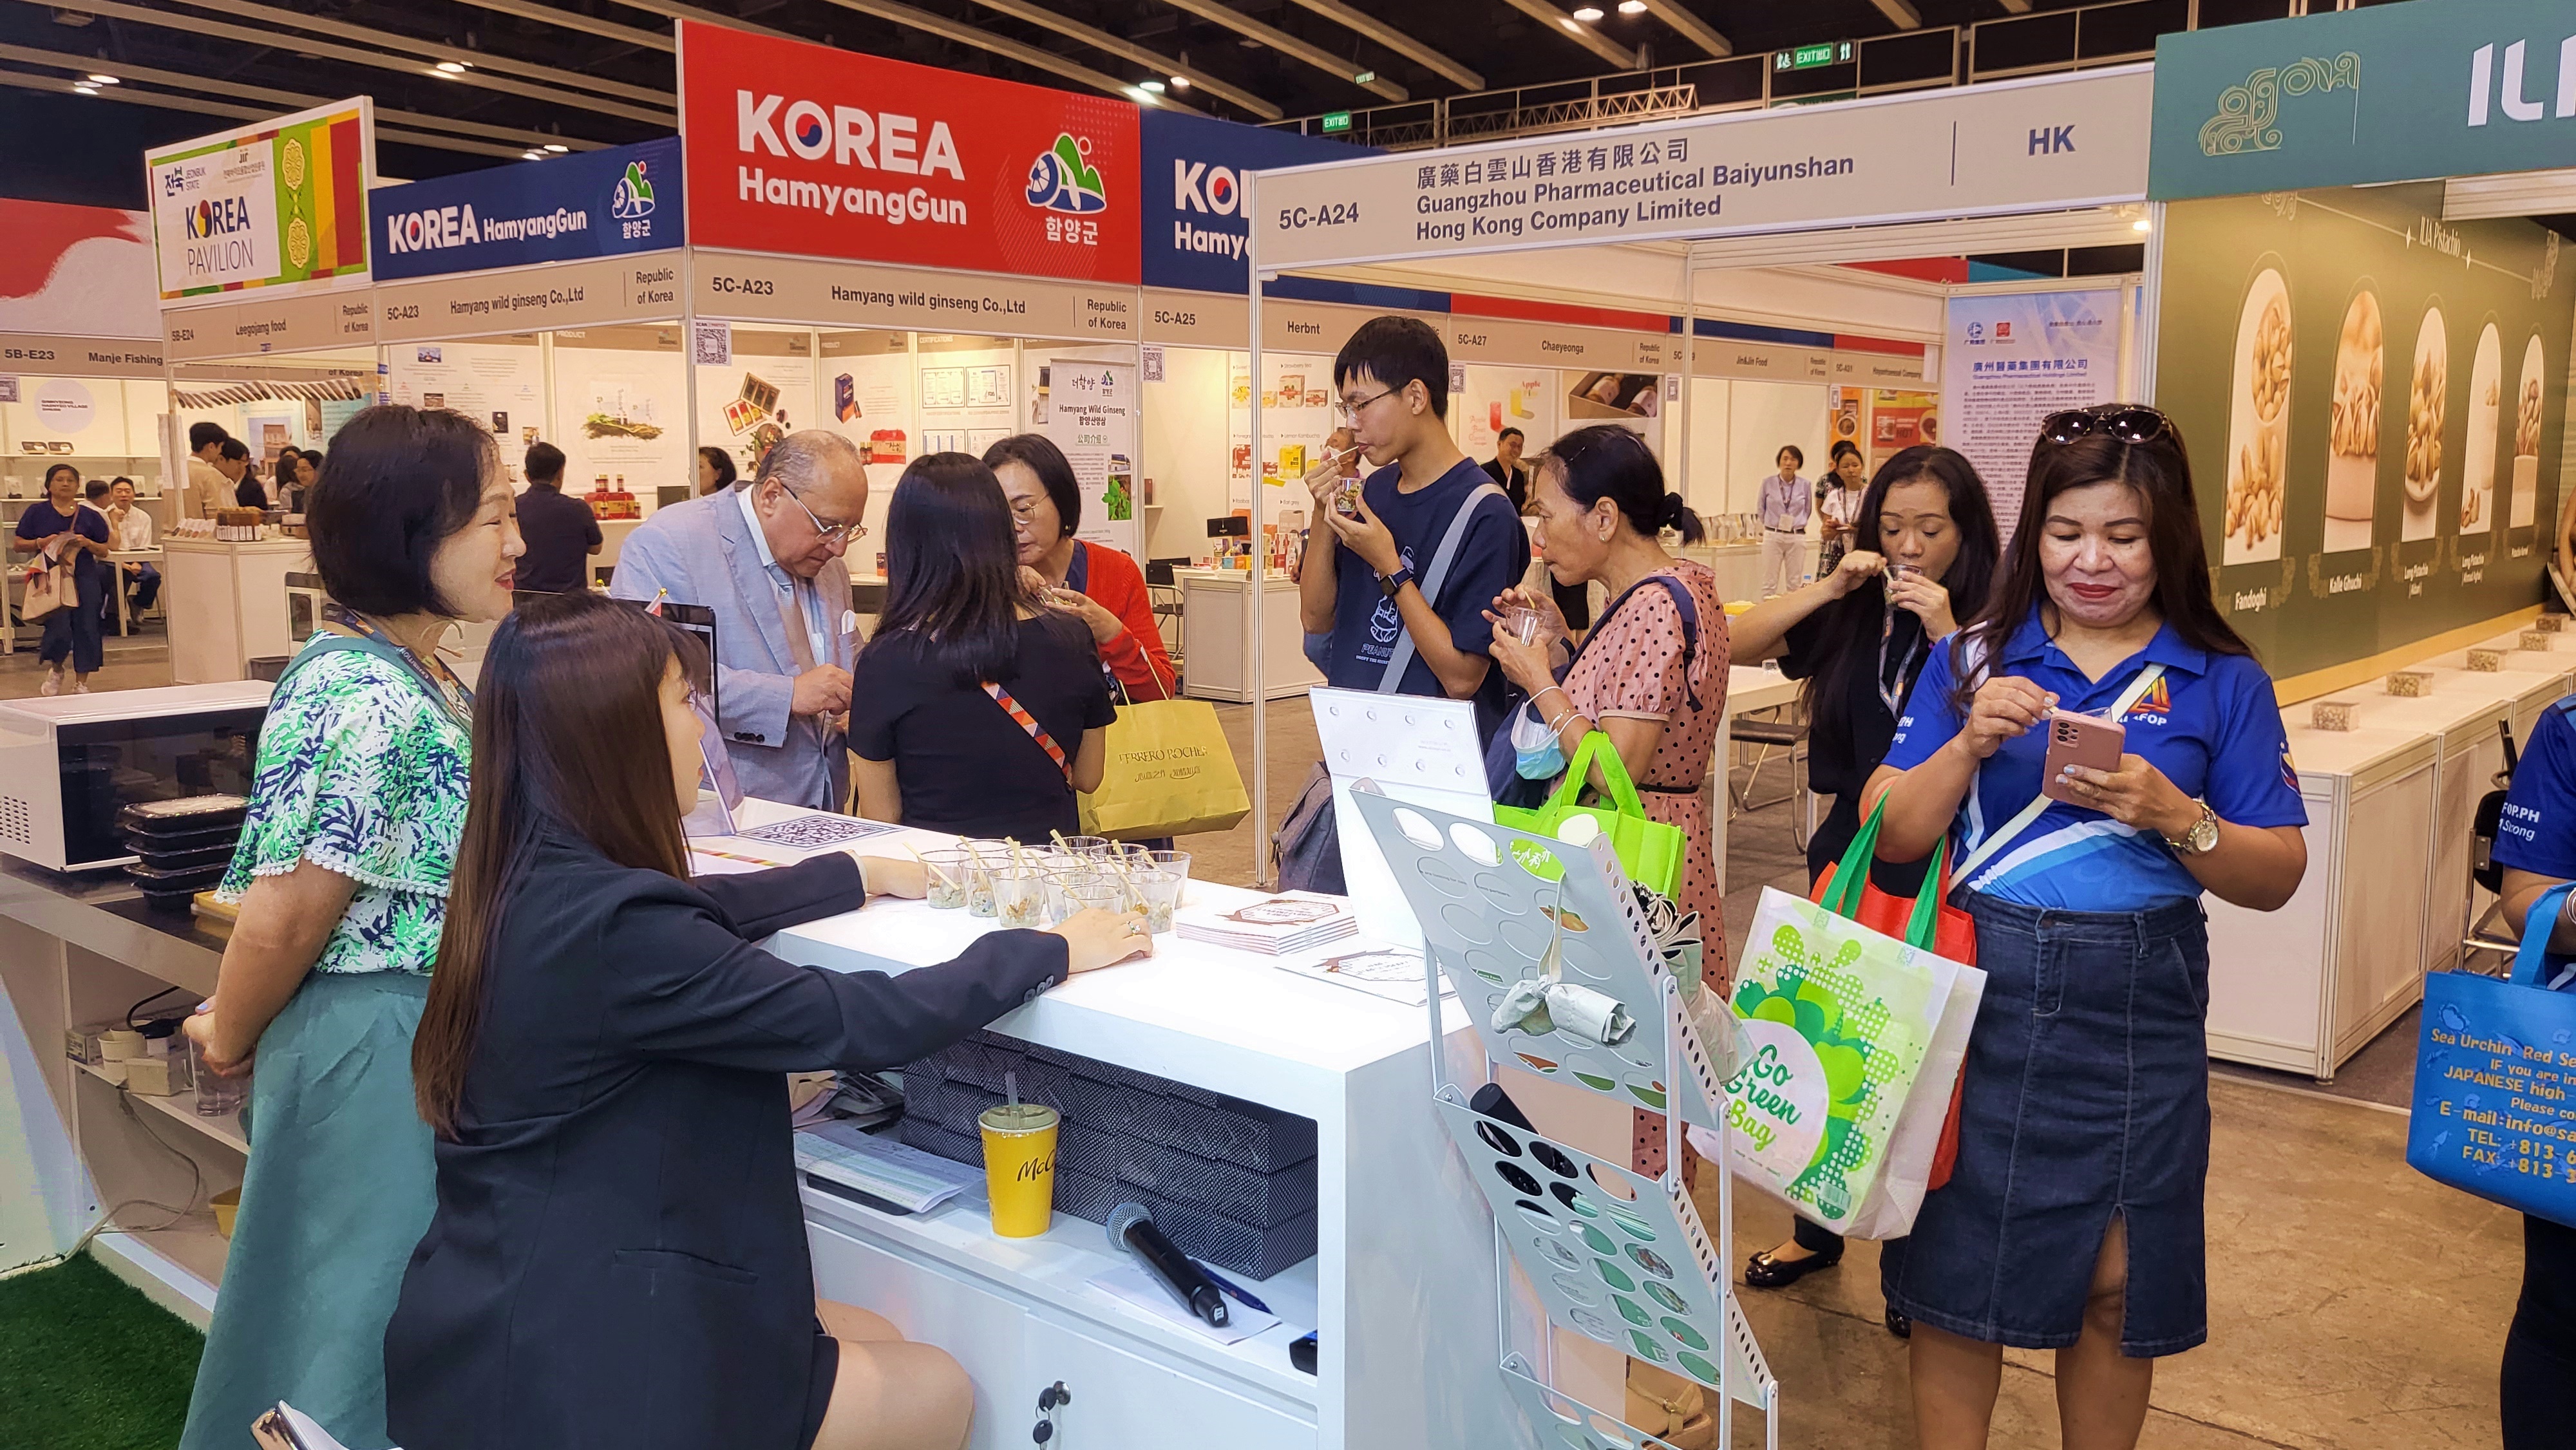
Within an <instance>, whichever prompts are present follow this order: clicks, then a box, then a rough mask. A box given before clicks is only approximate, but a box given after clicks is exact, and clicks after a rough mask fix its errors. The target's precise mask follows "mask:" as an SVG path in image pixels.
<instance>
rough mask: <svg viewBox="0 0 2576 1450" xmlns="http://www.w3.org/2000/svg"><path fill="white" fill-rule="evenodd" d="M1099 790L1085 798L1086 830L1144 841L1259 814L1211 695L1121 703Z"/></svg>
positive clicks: (1215, 828) (1218, 828) (1222, 827)
mask: <svg viewBox="0 0 2576 1450" xmlns="http://www.w3.org/2000/svg"><path fill="white" fill-rule="evenodd" d="M1108 745H1109V750H1108V755H1109V759H1108V762H1107V764H1106V765H1105V766H1104V767H1103V768H1102V770H1101V773H1100V789H1098V790H1096V791H1092V792H1091V793H1089V794H1087V795H1084V796H1082V797H1081V798H1080V799H1081V802H1082V833H1083V834H1084V835H1086V836H1107V837H1110V838H1111V839H1113V840H1125V841H1143V840H1152V839H1154V838H1156V837H1158V836H1186V835H1189V834H1191V833H1192V832H1194V831H1222V830H1227V829H1230V828H1231V827H1232V826H1233V825H1234V823H1235V822H1237V821H1240V820H1242V819H1243V818H1244V817H1245V816H1246V815H1248V814H1250V813H1251V811H1252V798H1251V797H1250V796H1248V795H1246V794H1245V793H1244V789H1243V776H1242V774H1241V773H1240V772H1238V771H1237V770H1236V769H1235V765H1234V751H1233V749H1232V748H1231V747H1229V746H1228V745H1227V744H1226V743H1225V727H1223V726H1222V725H1219V724H1218V723H1217V717H1216V707H1215V706H1214V705H1211V704H1209V703H1208V702H1207V701H1205V700H1148V701H1146V702H1144V703H1143V704H1141V705H1121V706H1119V707H1118V718H1117V720H1116V721H1115V722H1113V723H1112V724H1111V725H1110V727H1109V735H1108Z"/></svg>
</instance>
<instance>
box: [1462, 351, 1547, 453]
mask: <svg viewBox="0 0 2576 1450" xmlns="http://www.w3.org/2000/svg"><path fill="white" fill-rule="evenodd" d="M1560 382H1561V380H1560V378H1559V377H1558V375H1557V370H1556V369H1554V368H1507V367H1494V366H1490V365H1487V364H1482V363H1470V364H1468V365H1467V387H1466V390H1465V391H1464V392H1461V393H1457V394H1454V395H1452V396H1451V397H1450V399H1449V417H1450V419H1451V420H1452V421H1453V422H1455V423H1456V424H1457V430H1456V431H1457V435H1458V446H1459V447H1460V448H1461V449H1463V450H1465V452H1466V454H1467V456H1468V457H1469V458H1472V459H1474V460H1476V461H1477V462H1478V463H1482V462H1484V461H1485V460H1486V459H1488V458H1491V457H1493V456H1494V446H1495V445H1494V440H1495V439H1496V438H1497V437H1499V436H1500V435H1501V433H1502V430H1503V429H1505V428H1518V429H1520V430H1521V436H1522V439H1523V448H1522V452H1523V453H1524V455H1525V456H1529V457H1536V456H1537V454H1538V453H1539V451H1540V450H1541V449H1544V448H1545V447H1547V445H1548V444H1550V443H1552V442H1554V441H1555V440H1556V435H1557V434H1558V433H1560V432H1562V431H1564V424H1563V423H1562V422H1561V421H1560V419H1561V417H1562V415H1563V413H1564V404H1565V398H1564V390H1563V388H1562V387H1561V386H1560Z"/></svg>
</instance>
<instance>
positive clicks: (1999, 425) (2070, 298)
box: [1870, 253, 2172, 538]
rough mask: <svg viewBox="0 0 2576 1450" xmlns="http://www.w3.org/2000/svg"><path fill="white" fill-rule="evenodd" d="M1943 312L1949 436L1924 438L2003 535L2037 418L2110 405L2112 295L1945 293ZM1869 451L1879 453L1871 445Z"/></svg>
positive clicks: (2016, 504)
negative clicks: (1936, 445) (1961, 469)
mask: <svg viewBox="0 0 2576 1450" xmlns="http://www.w3.org/2000/svg"><path fill="white" fill-rule="evenodd" d="M2168 257H2169V258H2170V253H2169V254H2168ZM2167 265H2168V267H2170V265H2171V262H2170V260H2168V262H2167ZM2166 295H2167V296H2168V297H2170V296H2171V295H2172V293H2171V292H2170V291H2168V292H2167V294H2166ZM1949 312H1950V321H1949V330H1948V343H1947V346H1946V349H1945V353H1944V359H1943V361H1944V376H1945V378H1946V382H1945V384H1944V385H1943V387H1942V390H1941V393H1942V399H1943V402H1944V403H1945V405H1946V406H1945V407H1944V408H1943V409H1942V411H1943V412H1944V413H1946V414H1947V415H1948V417H1947V418H1945V419H1944V420H1943V421H1944V422H1945V423H1946V424H1947V425H1948V433H1949V436H1948V438H1947V439H1939V438H1935V439H1931V440H1927V441H1931V442H1945V441H1946V442H1947V443H1948V444H1949V445H1950V446H1951V447H1952V448H1955V449H1957V450H1959V451H1960V452H1961V453H1963V454H1965V455H1967V459H1968V461H1969V462H1970V463H1972V464H1975V465H1976V468H1977V476H1978V477H1979V478H1982V479H1984V480H1985V482H1986V492H1987V494H1988V495H1989V496H1990V497H1991V498H1992V499H1993V500H1994V505H1995V522H1996V523H1997V524H1998V525H2000V526H2001V527H2002V529H2003V531H2004V535H2005V537H2006V538H2010V537H2011V535H2012V533H2013V529H2014V527H2015V524H2016V522H2017V521H2018V520H2019V519H2020V518H2021V496H2022V485H2023V483H2024V482H2025V475H2026V474H2027V472H2028V471H2029V468H2030V450H2031V445H2032V444H2033V443H2034V442H2036V441H2037V440H2038V438H2039V424H2040V420H2042V419H2044V418H2046V417H2047V416H2048V415H2049V414H2051V413H2055V412H2060V411H2063V410H2065V409H2068V408H2089V407H2091V406H2093V405H2094V404H2095V403H2107V402H2110V401H2111V394H2112V392H2113V390H2115V389H2116V388H2117V387H2118V386H2119V378H2120V294H2119V292H2118V291H2116V290H2112V291H2095V292H2016V293H2005V294H1986V295H1982V296H1970V297H1953V298H1951V299H1950V309H1949ZM1870 456H1871V458H1872V459H1873V460H1875V459H1877V458H1878V457H1879V456H1880V455H1879V453H1878V450H1877V448H1876V447H1875V446H1872V447H1871V450H1870Z"/></svg>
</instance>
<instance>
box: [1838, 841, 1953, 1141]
mask: <svg viewBox="0 0 2576 1450" xmlns="http://www.w3.org/2000/svg"><path fill="white" fill-rule="evenodd" d="M1885 809H1886V802H1885V801H1881V802H1880V803H1879V805H1878V807H1877V808H1876V809H1873V810H1872V811H1871V812H1870V813H1869V819H1868V820H1866V821H1864V822H1862V823H1861V828H1860V834H1858V835H1856V836H1854V837H1852V843H1851V848H1850V849H1849V850H1846V851H1844V852H1843V858H1842V859H1841V860H1840V861H1837V862H1835V863H1834V864H1833V865H1831V866H1828V867H1826V868H1825V874H1824V875H1823V876H1822V877H1820V878H1818V880H1817V882H1816V889H1815V890H1814V891H1813V892H1812V893H1810V894H1809V895H1808V898H1807V899H1808V900H1810V901H1813V902H1816V903H1817V904H1818V905H1821V906H1825V907H1828V908H1830V909H1832V910H1833V911H1834V912H1835V913H1836V914H1837V915H1841V916H1848V917H1850V918H1851V919H1852V920H1854V921H1857V922H1859V923H1860V924H1861V925H1863V926H1866V927H1870V928H1873V929H1874V930H1877V931H1882V932H1885V933H1886V934H1888V935H1889V936H1892V937H1895V938H1897V939H1899V940H1900V941H1903V942H1905V943H1907V944H1908V945H1911V946H1918V947H1921V946H1928V947H1930V948H1932V950H1933V951H1935V952H1938V953H1939V954H1941V955H1942V956H1944V957H1947V958H1949V959H1950V960H1951V961H1954V962H1957V963H1959V964H1960V965H1962V966H1969V967H1973V966H1975V965H1976V964H1977V919H1976V918H1975V917H1973V916H1970V915H1968V913H1966V912H1964V911H1961V910H1960V909H1959V908H1957V907H1955V906H1952V905H1951V904H1950V879H1949V876H1948V874H1947V872H1946V870H1944V869H1943V868H1944V867H1945V866H1946V865H1947V858H1948V856H1949V852H1950V843H1949V842H1948V841H1946V840H1944V841H1943V842H1942V843H1941V845H1940V847H1939V848H1938V849H1937V851H1936V853H1935V856H1934V860H1935V863H1936V864H1935V865H1934V866H1933V867H1932V868H1929V869H1927V870H1925V872H1924V873H1923V884H1924V887H1925V888H1926V889H1931V888H1932V886H1933V883H1934V882H1936V881H1937V882H1938V883H1939V889H1938V890H1937V891H1936V892H1935V893H1934V896H1933V899H1934V900H1935V901H1936V902H1938V903H1939V905H1940V915H1939V917H1938V918H1937V919H1936V920H1935V921H1934V923H1933V926H1932V934H1931V936H1930V937H1929V938H1928V939H1927V938H1926V937H1924V936H1923V935H1922V934H1921V933H1920V932H1917V931H1916V930H1914V927H1913V921H1914V917H1915V914H1916V912H1917V910H1918V909H1919V908H1920V907H1921V906H1922V904H1923V899H1922V896H1921V894H1920V893H1917V895H1916V897H1915V899H1914V900H1911V901H1908V900H1906V899H1905V898H1904V897H1901V896H1890V895H1888V894H1887V893H1886V892H1884V891H1881V890H1879V889H1878V887H1877V886H1875V885H1873V884H1872V883H1871V881H1870V879H1869V863H1870V858H1871V857H1873V856H1875V855H1876V854H1878V823H1879V817H1880V813H1881V812H1882V811H1884V810H1885ZM1854 888H1857V889H1856V890H1855V889H1854ZM1962 1040H1963V1041H1964V1037H1963V1039H1962ZM1967 1085H1968V1083H1967V1078H1966V1076H1965V1075H1964V1074H1954V1075H1953V1077H1952V1080H1951V1083H1950V1107H1949V1111H1948V1112H1946V1113H1944V1114H1943V1115H1942V1118H1941V1138H1940V1143H1939V1145H1938V1146H1937V1147H1936V1148H1935V1149H1934V1151H1933V1154H1932V1169H1931V1176H1930V1178H1929V1179H1928V1180H1927V1182H1926V1185H1925V1186H1926V1188H1927V1189H1931V1188H1938V1187H1940V1186H1941V1185H1942V1184H1945V1183H1947V1182H1949V1181H1950V1174H1951V1171H1952V1170H1953V1169H1955V1168H1957V1167H1958V1166H1959V1099H1960V1097H1961V1095H1962V1094H1963V1093H1964V1092H1965V1091H1966V1089H1967Z"/></svg>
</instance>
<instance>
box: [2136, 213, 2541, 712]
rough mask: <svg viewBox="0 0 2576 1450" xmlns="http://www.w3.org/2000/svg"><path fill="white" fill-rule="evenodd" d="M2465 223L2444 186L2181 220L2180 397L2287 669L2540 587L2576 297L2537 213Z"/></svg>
mask: <svg viewBox="0 0 2576 1450" xmlns="http://www.w3.org/2000/svg"><path fill="white" fill-rule="evenodd" d="M2441 214H2442V188H2441V186H2440V185H2438V184H2429V183H2428V184H2422V185H2403V186H2382V187H2367V188H2354V189H2330V190H2319V191H2304V192H2282V193H2275V194H2272V195H2268V196H2245V197H2219V198H2213V199H2210V200H2203V201H2186V202H2177V203H2175V204H2174V205H2173V206H2172V207H2170V208H2169V209H2168V211H2167V215H2166V233H2165V236H2166V246H2165V279H2164V281H2165V285H2164V314H2163V317H2162V318H2161V321H2160V328H2159V334H2158V335H2159V344H2158V345H2159V348H2160V351H2159V354H2158V359H2157V377H2158V380H2159V381H2158V386H2157V394H2158V404H2159V406H2161V407H2162V408H2164V410H2165V411H2166V412H2167V413H2169V414H2171V415H2172V416H2173V417H2174V419H2175V420H2176V421H2177V422H2178V423H2179V424H2180V426H2181V428H2182V432H2183V436H2184V437H2185V438H2187V439H2189V440H2190V444H2191V459H2192V474H2193V482H2194V485H2195V487H2196V488H2197V489H2198V491H2199V496H2200V509H2201V527H2202V530H2203V532H2204V534H2205V535H2206V536H2207V537H2208V538H2209V540H2210V555H2211V558H2212V561H2213V562H2215V563H2216V564H2217V565H2218V568H2219V573H2218V603H2219V607H2220V608H2221V609H2222V610H2224V611H2227V612H2228V613H2229V615H2230V618H2231V621H2232V622H2233V623H2234V625H2235V627H2236V629H2237V630H2238V632H2240V633H2242V634H2244V635H2245V636H2246V638H2247V639H2249V640H2251V641H2253V642H2254V644H2255V645H2256V648H2257V650H2258V651H2259V652H2260V653H2261V655H2262V657H2263V660H2264V663H2265V664H2266V665H2267V666H2268V667H2269V668H2270V669H2271V670H2272V671H2273V673H2274V674H2276V675H2280V674H2296V673H2300V672H2302V671H2306V670H2313V669H2317V668H2320V667H2323V666H2326V665H2332V664H2339V663H2342V662H2345V661H2348V660H2353V659H2359V658H2364V657H2367V656H2369V655H2372V654H2376V653H2379V652H2381V651H2384V650H2391V649H2395V648H2398V647H2400V646H2402V645H2406V644H2410V643H2412V642H2414V641H2416V640H2419V639H2423V638H2426V637H2428V636H2431V635H2435V634H2439V633H2442V632H2443V631H2446V630H2450V629H2454V628H2458V627H2461V626H2464V625H2469V624H2475V623H2478V622H2481V621H2484V620H2488V619H2492V618H2494V617H2496V616H2498V615H2500V614H2503V613H2505V612H2506V611H2508V610H2511V609H2514V608H2516V607H2518V606H2521V605H2526V604H2529V603H2532V602H2533V601H2534V600H2535V599H2537V598H2538V597H2539V590H2540V588H2541V570H2542V566H2543V564H2544V562H2545V561H2546V557H2547V554H2548V550H2549V540H2548V538H2547V537H2546V535H2547V528H2546V525H2545V524H2544V523H2543V522H2542V521H2545V520H2550V519H2554V518H2555V517H2556V516H2557V503H2558V500H2559V498H2560V497H2561V496H2562V492H2563V490H2562V487H2561V470H2562V467H2563V460H2562V452H2563V444H2562V439H2561V428H2562V426H2563V420H2564V417H2565V412H2566V400H2567V385H2568V379H2567V374H2566V370H2567V367H2568V363H2569V342H2570V331H2571V326H2570V324H2571V310H2572V309H2576V284H2571V282H2570V280H2569V278H2568V276H2567V275H2566V273H2567V268H2566V266H2565V265H2564V261H2565V259H2563V258H2562V257H2561V255H2560V250H2561V244H2560V241H2559V238H2558V237H2557V236H2556V235H2555V234H2553V233H2551V232H2549V231H2547V230H2545V229H2543V228H2542V227H2540V226H2539V225H2537V224H2536V223H2533V222H2529V221H2524V220H2519V219H2505V220H2496V221H2463V222H2457V223H2449V222H2444V221H2442V220H2441Z"/></svg>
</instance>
